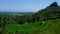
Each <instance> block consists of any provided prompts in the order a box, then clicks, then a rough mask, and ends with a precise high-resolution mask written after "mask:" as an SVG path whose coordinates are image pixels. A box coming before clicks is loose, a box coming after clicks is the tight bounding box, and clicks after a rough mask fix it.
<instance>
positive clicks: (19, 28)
mask: <svg viewBox="0 0 60 34" xmlns="http://www.w3.org/2000/svg"><path fill="white" fill-rule="evenodd" d="M14 33H15V34H60V19H56V20H45V21H42V25H40V23H39V22H35V23H30V24H28V23H26V24H23V25H18V24H9V25H6V27H5V33H4V34H14Z"/></svg>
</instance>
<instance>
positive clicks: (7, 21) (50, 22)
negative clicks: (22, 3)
mask: <svg viewBox="0 0 60 34" xmlns="http://www.w3.org/2000/svg"><path fill="white" fill-rule="evenodd" d="M59 18H60V6H59V5H58V4H57V3H56V2H53V3H52V4H50V6H48V7H47V8H45V9H42V10H39V11H38V12H37V13H34V14H30V15H23V16H20V15H2V14H1V15H0V29H1V30H0V33H2V34H5V33H7V32H8V33H7V34H12V33H13V31H15V34H17V33H19V32H20V33H23V34H24V33H25V34H42V33H46V31H48V33H51V34H55V33H56V34H58V33H59V31H60V30H59V26H60V23H59V22H60V19H59ZM35 22H36V23H35ZM42 22H44V24H43V23H42ZM42 24H43V25H42ZM55 26H56V27H55ZM53 27H54V28H53ZM15 28H16V30H18V31H19V30H20V31H19V32H18V31H16V30H14V29H15ZM23 28H24V29H23ZM31 29H32V30H31ZM55 29H56V31H55ZM10 30H11V31H10ZM51 30H52V31H51ZM57 31H58V33H57ZM9 32H12V33H9ZM26 32H28V33H26ZM29 32H31V33H29ZM37 32H38V33H37ZM41 32H42V33H41ZM48 33H46V34H48Z"/></svg>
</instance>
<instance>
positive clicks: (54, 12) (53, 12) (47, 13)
mask: <svg viewBox="0 0 60 34" xmlns="http://www.w3.org/2000/svg"><path fill="white" fill-rule="evenodd" d="M33 15H34V17H36V19H37V20H44V19H55V18H60V6H59V5H58V4H57V2H53V3H52V4H50V5H49V6H48V7H46V8H45V9H42V10H39V11H38V12H37V13H35V14H33Z"/></svg>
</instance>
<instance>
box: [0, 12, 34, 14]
mask: <svg viewBox="0 0 60 34" xmlns="http://www.w3.org/2000/svg"><path fill="white" fill-rule="evenodd" d="M32 13H33V12H0V14H32Z"/></svg>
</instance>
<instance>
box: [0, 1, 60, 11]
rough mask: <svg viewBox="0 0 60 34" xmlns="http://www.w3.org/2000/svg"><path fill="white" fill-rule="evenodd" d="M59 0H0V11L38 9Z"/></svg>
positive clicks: (59, 2)
mask: <svg viewBox="0 0 60 34" xmlns="http://www.w3.org/2000/svg"><path fill="white" fill-rule="evenodd" d="M54 1H56V2H57V3H58V4H59V5H60V0H0V11H38V10H40V9H43V8H45V7H47V6H48V5H50V4H51V3H52V2H54Z"/></svg>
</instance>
